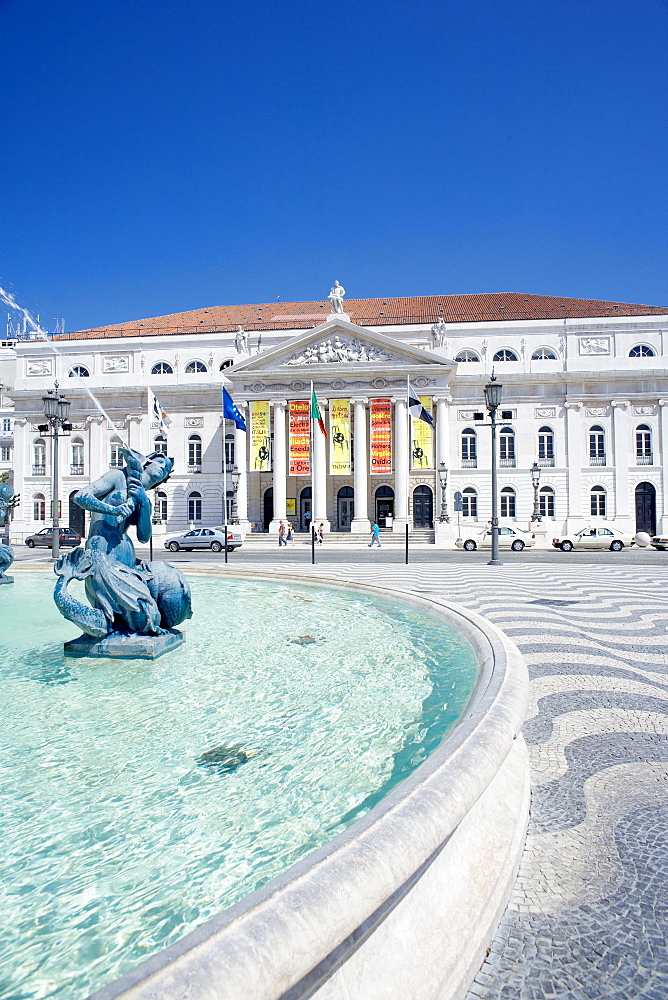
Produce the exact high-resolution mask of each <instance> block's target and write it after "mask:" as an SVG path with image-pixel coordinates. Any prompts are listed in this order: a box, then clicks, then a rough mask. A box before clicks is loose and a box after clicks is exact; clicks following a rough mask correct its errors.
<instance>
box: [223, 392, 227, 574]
mask: <svg viewBox="0 0 668 1000" xmlns="http://www.w3.org/2000/svg"><path fill="white" fill-rule="evenodd" d="M223 511H224V513H225V516H224V517H223V528H224V530H225V562H227V417H226V416H225V412H224V410H223Z"/></svg>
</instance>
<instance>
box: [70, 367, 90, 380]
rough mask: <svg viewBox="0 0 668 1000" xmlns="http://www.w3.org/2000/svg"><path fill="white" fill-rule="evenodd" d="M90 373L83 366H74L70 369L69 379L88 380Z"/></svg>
mask: <svg viewBox="0 0 668 1000" xmlns="http://www.w3.org/2000/svg"><path fill="white" fill-rule="evenodd" d="M89 376H90V372H89V371H88V369H87V368H86V366H85V365H74V367H73V368H70V378H89Z"/></svg>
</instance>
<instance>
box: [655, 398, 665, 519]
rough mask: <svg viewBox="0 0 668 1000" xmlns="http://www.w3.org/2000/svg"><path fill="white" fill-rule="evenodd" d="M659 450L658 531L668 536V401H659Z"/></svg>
mask: <svg viewBox="0 0 668 1000" xmlns="http://www.w3.org/2000/svg"><path fill="white" fill-rule="evenodd" d="M659 413H660V416H659V448H658V449H656V448H655V449H654V450H655V452H656V451H658V452H659V454H658V460H659V462H661V493H662V496H660V497H657V498H656V500H657V502H656V508H657V509H656V513H657V519H656V530H657V531H658V532H659V533H660V534H662V535H666V534H668V399H660V400H659Z"/></svg>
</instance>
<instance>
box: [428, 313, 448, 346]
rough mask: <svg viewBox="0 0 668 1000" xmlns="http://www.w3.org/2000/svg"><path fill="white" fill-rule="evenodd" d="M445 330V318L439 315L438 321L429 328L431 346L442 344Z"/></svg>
mask: <svg viewBox="0 0 668 1000" xmlns="http://www.w3.org/2000/svg"><path fill="white" fill-rule="evenodd" d="M446 331H447V327H446V325H445V320H444V319H443V317H442V316H439V317H438V321H437V322H436V323H434V325H433V326H432V328H431V342H432V346H433V347H443V346H444V341H445V334H446Z"/></svg>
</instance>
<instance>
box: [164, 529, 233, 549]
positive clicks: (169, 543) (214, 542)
mask: <svg viewBox="0 0 668 1000" xmlns="http://www.w3.org/2000/svg"><path fill="white" fill-rule="evenodd" d="M242 544H243V538H242V537H241V534H240V533H239V532H235V531H231V530H230V529H229V528H228V529H227V551H228V552H232V551H233V550H234V549H238V548H239V547H240V546H241V545H242ZM165 548H166V549H169V551H170V552H178V551H179V550H180V549H184V551H186V552H190V551H191V550H192V549H211V551H212V552H222V551H223V549H224V548H225V527H224V525H220V526H219V527H217V528H193V529H192V531H186V532H184V534H182V535H172V537H171V538H166V539H165Z"/></svg>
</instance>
